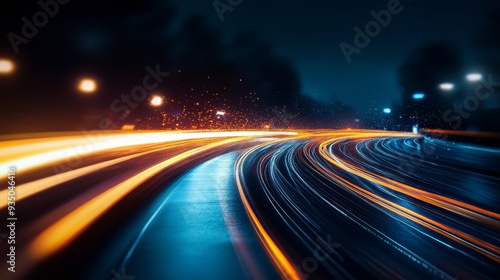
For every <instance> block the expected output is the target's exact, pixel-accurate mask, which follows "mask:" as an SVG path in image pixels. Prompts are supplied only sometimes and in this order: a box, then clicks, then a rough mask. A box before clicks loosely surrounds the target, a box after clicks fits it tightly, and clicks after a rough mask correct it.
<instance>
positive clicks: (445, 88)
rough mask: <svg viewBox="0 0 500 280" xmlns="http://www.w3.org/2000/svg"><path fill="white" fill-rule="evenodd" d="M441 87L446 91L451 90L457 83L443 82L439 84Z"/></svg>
mask: <svg viewBox="0 0 500 280" xmlns="http://www.w3.org/2000/svg"><path fill="white" fill-rule="evenodd" d="M439 88H440V89H441V90H444V91H450V90H453V89H454V88H455V85H454V84H452V83H442V84H440V85H439Z"/></svg>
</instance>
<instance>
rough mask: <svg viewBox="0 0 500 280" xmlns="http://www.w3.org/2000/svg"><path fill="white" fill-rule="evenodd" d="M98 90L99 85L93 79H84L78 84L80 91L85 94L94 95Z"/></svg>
mask: <svg viewBox="0 0 500 280" xmlns="http://www.w3.org/2000/svg"><path fill="white" fill-rule="evenodd" d="M96 89H97V83H96V81H94V80H93V79H82V80H80V83H79V84H78V90H80V91H81V92H83V93H93V92H95V91H96Z"/></svg>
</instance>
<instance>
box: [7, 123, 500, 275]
mask: <svg viewBox="0 0 500 280" xmlns="http://www.w3.org/2000/svg"><path fill="white" fill-rule="evenodd" d="M434 132H435V131H434ZM440 133H446V132H445V131H440ZM454 135H456V136H462V133H456V134H454ZM485 135H486V136H487V137H495V136H494V135H491V134H485ZM465 136H470V135H465ZM33 137H35V136H33ZM4 138H5V139H7V138H6V137H4ZM15 138H18V139H17V140H4V141H0V152H1V153H2V155H5V157H3V158H2V159H1V160H0V168H6V167H8V166H16V167H17V170H18V171H19V174H18V177H19V178H20V180H22V182H21V183H20V184H19V185H18V186H17V196H16V202H17V203H19V207H21V209H29V210H30V211H31V214H30V216H29V217H26V219H27V221H28V222H29V223H27V224H26V228H25V230H23V232H24V233H22V234H20V235H19V237H18V238H19V239H18V240H19V244H20V245H19V252H20V253H19V254H18V258H20V259H23V260H24V265H25V266H26V269H27V271H28V272H29V270H30V269H34V268H35V267H37V265H40V264H43V263H44V262H45V261H46V260H47V259H49V258H57V257H58V256H60V253H61V252H65V253H66V254H67V253H68V252H72V250H75V249H74V248H73V246H69V245H72V244H79V243H80V242H81V241H82V239H83V236H86V237H85V238H91V237H87V235H83V233H86V232H88V231H92V230H96V228H97V227H98V225H100V224H101V223H102V221H104V220H106V219H103V218H104V217H105V215H106V214H107V213H108V212H113V211H110V210H112V209H115V208H116V209H123V207H126V206H122V203H120V202H121V201H124V200H125V201H127V200H126V199H125V198H130V197H131V194H132V193H134V197H135V196H136V194H137V193H140V195H138V197H141V196H142V195H143V194H144V193H148V192H149V190H148V189H147V187H146V186H148V185H156V184H158V183H160V182H158V180H163V178H164V177H165V175H166V174H170V173H172V172H173V173H174V174H178V173H182V172H184V171H186V170H187V169H188V168H193V166H194V165H196V164H199V163H201V162H202V161H203V160H204V159H206V158H211V157H216V156H218V155H222V154H225V153H227V152H235V151H238V152H239V153H240V156H239V157H238V159H237V160H236V161H235V166H234V171H235V172H234V177H235V178H234V180H235V183H236V187H237V192H238V193H239V196H240V199H241V203H242V204H241V207H242V208H241V209H245V212H246V216H248V224H249V226H250V224H251V226H252V227H253V230H254V231H255V233H256V234H257V237H258V238H259V241H260V245H261V246H262V248H263V249H264V250H265V252H266V253H267V255H268V257H269V262H270V263H273V264H274V267H275V269H276V271H278V272H279V273H280V274H281V275H282V277H284V278H287V279H304V278H309V277H311V276H314V277H313V278H316V277H319V278H321V277H324V278H326V277H334V278H337V279H355V278H366V277H373V276H377V277H381V278H407V277H409V276H415V277H423V278H425V277H431V278H432V277H438V278H443V279H453V278H456V277H460V278H471V277H472V278H492V277H491V276H492V275H497V274H498V273H500V271H499V268H498V264H499V263H500V206H499V205H500V191H499V190H498V186H500V178H499V177H498V174H499V173H500V170H499V167H498V165H497V163H498V161H499V160H500V158H499V155H500V151H499V150H498V149H494V148H481V147H474V146H467V145H459V144H454V143H451V142H446V141H442V140H432V139H424V138H423V137H422V136H419V135H415V134H409V133H398V132H386V131H372V130H351V129H347V130H339V131H328V130H317V131H305V130H304V131H283V132H280V131H276V132H274V131H232V132H222V131H207V132H185V131H182V132H149V133H145V132H139V133H130V132H127V133H124V132H112V133H106V134H101V135H77V134H72V135H60V134H59V135H56V134H54V135H45V136H41V137H36V138H32V139H19V137H10V139H15ZM72 151H73V152H76V153H77V154H78V156H80V157H81V159H82V161H81V163H80V164H79V165H76V166H74V168H70V169H68V170H65V172H63V173H60V174H54V173H52V174H50V173H51V170H50V166H51V165H52V166H53V165H56V164H60V163H61V162H63V161H64V160H67V158H68V155H70V154H71V152H72ZM415 155H417V156H416V157H415ZM457 155H460V156H459V157H458V156H457ZM415 158H416V159H417V160H415ZM402 162H406V165H402V164H401V163H402ZM408 166H409V167H411V168H408ZM402 167H403V168H402ZM405 168H406V169H405ZM214 172H216V171H214ZM26 174H28V176H25V175H26ZM95 174H99V175H98V177H97V178H93V177H94V176H95ZM160 175H161V176H160ZM1 176H5V174H2V175H0V177H1ZM108 177H109V178H108ZM160 177H161V178H160ZM168 178H170V177H168ZM169 180H170V179H169ZM200 187H203V186H200ZM60 190H62V192H61V193H60V192H59V191H60ZM7 191H8V190H7V189H5V188H4V189H1V190H0V196H7ZM59 197H60V198H61V199H62V200H61V202H59V203H58V204H56V205H50V203H53V202H54V201H55V200H56V199H58V198H59ZM224 197H225V196H224V195H223V193H219V199H220V200H221V201H220V203H221V204H220V205H221V208H222V209H225V208H226V207H225V206H224V205H227V204H226V203H225V202H224V201H222V200H223V199H224ZM28 198H29V199H28ZM45 201H49V204H45ZM31 203H34V204H33V205H34V206H32V209H31V206H30V205H28V204H31ZM6 206H7V201H1V202H0V209H3V208H5V207H6ZM223 206H224V207H223ZM127 211H128V212H127V213H131V212H133V210H132V209H127ZM222 214H223V215H224V216H223V218H224V222H226V223H228V222H230V224H231V227H236V226H238V224H233V222H232V218H231V217H232V215H229V214H228V213H222ZM37 220H38V221H39V222H35V221H37ZM199 227H200V230H202V228H203V224H200V225H199ZM150 228H155V227H146V228H145V230H150ZM231 231H232V233H231V232H229V233H228V234H229V235H231V234H232V235H231V236H236V237H234V238H236V239H238V238H241V237H238V236H239V235H238V234H234V233H235V232H236V233H237V232H238V229H237V228H234V229H231ZM179 234H182V233H179ZM325 240H328V241H325ZM23 244H27V245H23ZM325 244H327V245H328V246H327V247H325V246H326V245H325ZM332 244H338V246H337V247H336V245H335V246H333V247H332ZM232 245H233V247H234V249H235V250H236V251H237V255H240V256H245V258H246V260H245V262H244V263H247V264H251V263H254V262H253V260H251V259H248V258H249V257H250V255H249V254H247V253H246V252H239V251H246V250H248V248H247V247H245V246H235V245H237V244H232ZM125 246H127V245H125ZM76 248H77V247H76ZM318 248H321V250H322V251H318ZM191 249H193V248H191ZM318 252H321V254H320V255H322V256H324V258H321V257H318V256H319V255H318ZM73 253H74V254H78V252H77V251H74V252H73ZM122 257H123V256H121V259H123V258H122ZM179 261H186V260H179ZM395 264H396V265H395ZM253 267H257V266H255V265H254V266H253ZM68 269H69V268H68ZM23 273H24V272H23ZM23 273H20V274H18V275H17V276H18V277H23V276H25V275H24V274H23ZM250 273H252V271H250ZM2 276H3V274H2V273H1V272H0V277H2ZM264 276H265V275H264Z"/></svg>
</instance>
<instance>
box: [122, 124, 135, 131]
mask: <svg viewBox="0 0 500 280" xmlns="http://www.w3.org/2000/svg"><path fill="white" fill-rule="evenodd" d="M134 128H135V125H133V124H124V125H123V126H122V130H134Z"/></svg>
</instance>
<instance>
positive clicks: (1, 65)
mask: <svg viewBox="0 0 500 280" xmlns="http://www.w3.org/2000/svg"><path fill="white" fill-rule="evenodd" d="M12 71H14V63H13V62H12V61H10V60H8V59H0V74H4V75H5V74H10V73H12Z"/></svg>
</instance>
